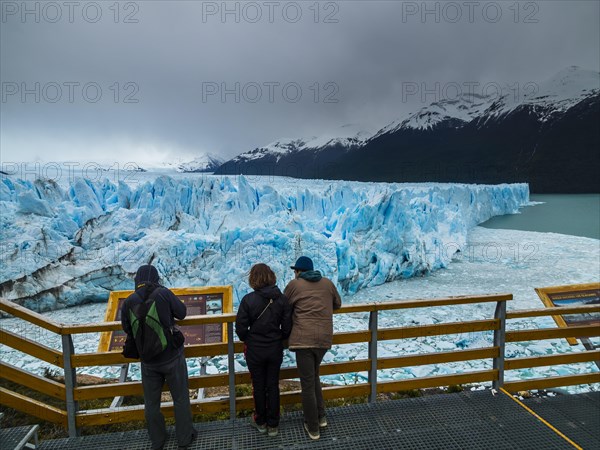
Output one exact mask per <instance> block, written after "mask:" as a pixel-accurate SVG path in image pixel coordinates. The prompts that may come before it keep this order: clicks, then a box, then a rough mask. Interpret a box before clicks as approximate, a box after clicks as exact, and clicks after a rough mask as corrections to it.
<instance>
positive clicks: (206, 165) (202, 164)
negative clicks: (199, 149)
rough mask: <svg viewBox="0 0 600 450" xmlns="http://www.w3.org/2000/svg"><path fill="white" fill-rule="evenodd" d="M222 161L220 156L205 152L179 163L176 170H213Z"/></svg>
mask: <svg viewBox="0 0 600 450" xmlns="http://www.w3.org/2000/svg"><path fill="white" fill-rule="evenodd" d="M223 162H224V160H223V159H222V158H221V157H219V156H216V155H213V154H211V153H205V154H203V155H201V156H198V157H196V158H194V159H193V160H191V161H188V162H183V163H179V164H178V165H177V167H176V170H177V171H178V172H214V171H215V170H216V169H218V168H219V166H221V164H223Z"/></svg>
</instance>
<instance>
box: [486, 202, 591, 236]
mask: <svg viewBox="0 0 600 450" xmlns="http://www.w3.org/2000/svg"><path fill="white" fill-rule="evenodd" d="M531 201H532V202H543V204H540V205H535V206H525V207H523V208H521V214H513V215H507V216H498V217H493V218H492V219H490V220H488V221H487V222H485V223H482V224H481V226H482V227H485V228H496V229H511V230H522V231H541V232H552V233H561V234H569V235H572V236H584V237H590V238H594V239H600V194H532V195H531Z"/></svg>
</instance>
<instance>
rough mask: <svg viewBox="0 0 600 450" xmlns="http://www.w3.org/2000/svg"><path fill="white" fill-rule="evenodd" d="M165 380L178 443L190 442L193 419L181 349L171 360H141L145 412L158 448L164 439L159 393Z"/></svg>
mask: <svg viewBox="0 0 600 450" xmlns="http://www.w3.org/2000/svg"><path fill="white" fill-rule="evenodd" d="M165 381H166V382H167V385H168V386H169V391H171V396H172V397H173V408H174V410H175V434H176V435H177V444H178V445H179V446H186V445H189V444H190V443H191V442H192V440H193V439H194V437H195V433H196V430H195V429H194V424H193V422H192V409H191V407H190V394H189V390H188V371H187V365H186V363H185V357H184V356H183V352H181V353H180V354H179V355H178V356H177V357H175V358H174V359H173V360H171V361H169V362H166V363H162V364H145V363H143V362H142V386H143V388H144V414H145V417H146V427H147V428H148V435H149V436H150V441H151V442H152V448H153V449H156V448H161V447H162V446H163V445H164V443H165V441H166V440H167V431H166V427H165V418H164V416H163V415H162V413H161V412H160V395H161V392H162V387H163V385H164V383H165Z"/></svg>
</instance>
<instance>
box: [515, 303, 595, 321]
mask: <svg viewBox="0 0 600 450" xmlns="http://www.w3.org/2000/svg"><path fill="white" fill-rule="evenodd" d="M592 312H600V304H598V305H582V306H555V307H553V308H538V309H523V310H521V311H508V312H507V313H506V318H507V319H522V318H525V317H540V316H557V315H562V314H581V313H592Z"/></svg>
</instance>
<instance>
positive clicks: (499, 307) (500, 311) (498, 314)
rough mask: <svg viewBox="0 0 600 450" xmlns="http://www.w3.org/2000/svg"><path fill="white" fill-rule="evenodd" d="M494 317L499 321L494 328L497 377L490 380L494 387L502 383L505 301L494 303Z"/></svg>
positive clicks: (498, 386)
mask: <svg viewBox="0 0 600 450" xmlns="http://www.w3.org/2000/svg"><path fill="white" fill-rule="evenodd" d="M494 318H495V319H498V320H499V321H500V324H499V327H498V329H497V330H494V347H498V356H497V357H495V358H494V363H493V367H494V369H497V370H498V379H497V380H494V381H493V382H492V387H493V388H494V389H500V388H501V387H502V386H503V385H504V349H505V346H506V301H504V300H503V301H499V302H498V303H496V311H495V312H494Z"/></svg>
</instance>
